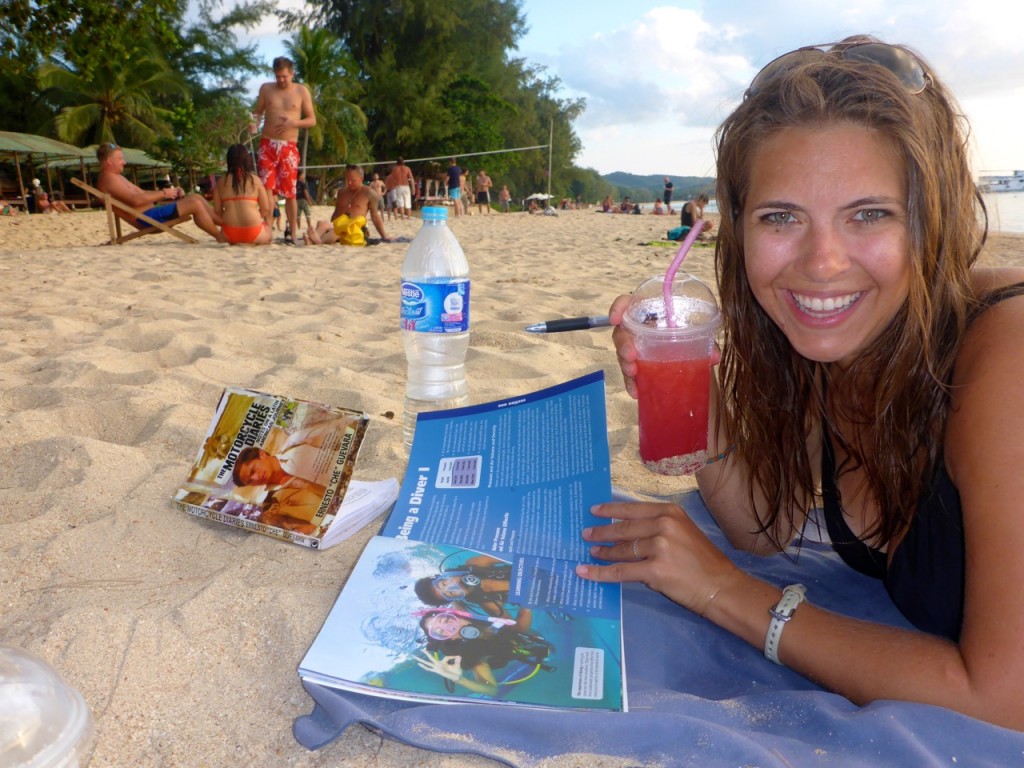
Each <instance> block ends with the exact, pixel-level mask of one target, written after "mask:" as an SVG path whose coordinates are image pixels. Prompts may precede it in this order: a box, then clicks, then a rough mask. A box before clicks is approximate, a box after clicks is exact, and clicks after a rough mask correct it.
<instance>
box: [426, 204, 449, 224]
mask: <svg viewBox="0 0 1024 768" xmlns="http://www.w3.org/2000/svg"><path fill="white" fill-rule="evenodd" d="M420 213H421V215H422V216H423V220H424V221H447V220H448V209H447V208H442V207H440V206H429V207H427V208H424V209H423V210H422V211H420Z"/></svg>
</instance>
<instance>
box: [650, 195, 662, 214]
mask: <svg viewBox="0 0 1024 768" xmlns="http://www.w3.org/2000/svg"><path fill="white" fill-rule="evenodd" d="M651 213H653V214H654V215H655V216H663V215H664V214H665V207H664V206H663V205H662V204H661V200H660V199H658V198H654V208H653V210H651Z"/></svg>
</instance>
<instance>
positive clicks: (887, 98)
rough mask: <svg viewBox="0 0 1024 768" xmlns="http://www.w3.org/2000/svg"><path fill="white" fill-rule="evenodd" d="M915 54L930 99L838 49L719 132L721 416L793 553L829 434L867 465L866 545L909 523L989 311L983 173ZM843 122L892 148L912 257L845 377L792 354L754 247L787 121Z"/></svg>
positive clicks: (856, 463) (853, 463) (762, 90)
mask: <svg viewBox="0 0 1024 768" xmlns="http://www.w3.org/2000/svg"><path fill="white" fill-rule="evenodd" d="M870 40H872V38H865V37H858V38H847V40H845V41H843V42H844V43H849V42H855V41H856V42H864V41H870ZM900 47H902V46H900ZM905 50H908V51H909V49H905ZM909 52H910V53H912V54H913V55H914V56H915V58H917V60H918V61H919V62H920V63H921V65H922V66H923V68H924V70H925V72H926V73H927V74H928V79H927V84H926V87H925V89H924V90H923V91H922V92H920V93H918V94H911V93H909V92H908V90H907V89H906V88H905V87H904V86H903V85H902V84H901V83H900V81H899V80H898V79H897V77H896V76H895V75H894V74H892V73H891V72H890V71H889V70H887V69H885V68H884V67H882V66H879V65H874V64H866V63H865V62H863V61H849V60H846V59H844V58H843V57H842V56H840V55H838V53H834V52H829V53H828V54H825V55H822V56H820V57H809V59H808V60H805V62H804V63H800V64H797V65H796V66H794V67H792V68H788V69H785V68H784V69H783V71H781V72H780V73H779V74H777V75H775V76H774V77H771V78H767V81H766V82H764V83H763V84H759V87H758V90H757V92H756V93H755V94H753V95H751V94H750V93H749V92H748V94H747V96H746V97H745V98H744V100H743V102H742V103H741V104H740V105H739V106H738V107H737V108H736V110H735V111H734V112H733V113H732V114H731V115H730V116H729V117H727V118H726V120H725V122H723V123H722V125H721V126H720V127H719V129H718V131H717V132H716V134H715V142H716V157H717V163H718V174H717V175H718V182H717V200H718V206H719V211H720V214H721V224H720V226H719V232H718V238H717V245H716V252H715V270H716V275H717V279H718V285H719V291H720V298H721V302H722V309H723V335H724V344H723V355H722V362H721V367H720V381H721V386H722V395H721V401H722V407H721V408H720V413H719V418H720V419H724V421H725V426H726V428H727V430H728V434H729V435H730V437H731V438H732V440H733V441H734V442H735V446H736V450H737V452H738V453H739V454H740V457H741V458H742V459H743V460H744V461H745V462H746V464H747V466H749V467H750V477H749V488H748V491H749V498H750V503H751V505H752V507H753V508H755V509H756V510H757V517H758V521H759V524H760V531H761V532H763V533H765V534H766V535H767V536H769V538H770V539H771V540H772V541H773V542H774V543H775V544H776V545H777V546H779V547H780V548H781V547H782V546H783V545H785V543H786V542H785V541H780V538H781V537H782V536H783V533H784V532H787V531H788V530H789V526H791V525H793V524H794V521H798V520H799V519H801V517H802V514H803V513H804V512H805V511H807V510H808V509H809V508H810V507H811V506H813V504H814V503H815V500H816V484H815V481H814V477H815V472H814V468H813V467H812V466H811V461H810V456H809V455H808V449H807V441H808V435H809V434H815V432H814V427H815V426H816V425H818V424H821V425H822V428H823V429H827V430H828V434H829V435H830V437H831V439H832V441H833V444H835V445H837V446H838V447H841V448H842V450H843V451H844V452H845V454H846V456H847V457H848V458H847V459H845V460H844V461H843V462H842V463H841V465H840V466H839V467H838V468H837V472H838V473H839V474H842V473H846V472H850V471H852V470H854V469H858V468H861V469H862V470H863V472H864V474H865V478H866V485H867V487H866V491H867V493H868V494H869V498H870V499H871V500H872V501H873V502H874V503H876V504H877V506H878V509H879V520H878V522H877V524H876V525H875V526H873V528H872V529H871V530H869V531H867V532H866V535H865V539H867V540H872V539H873V540H874V542H876V543H878V544H883V543H887V542H890V541H892V540H893V539H894V538H896V537H898V536H900V535H901V534H902V533H903V532H904V531H905V530H906V529H907V527H908V526H909V524H910V521H911V519H912V518H913V515H914V513H915V510H916V507H917V503H918V500H919V498H920V497H921V495H922V492H923V491H924V490H925V489H926V488H927V486H928V484H929V483H930V481H931V479H932V477H933V475H934V473H935V471H936V470H937V469H938V467H939V466H940V464H941V462H942V442H943V434H944V431H945V424H946V417H947V413H948V410H949V406H950V381H951V377H952V371H953V364H954V361H955V357H956V353H957V351H958V349H959V347H960V344H961V341H962V339H963V335H964V333H965V330H966V321H967V317H968V315H969V313H970V312H971V311H972V309H973V307H974V306H975V305H976V303H977V300H976V298H975V297H974V296H973V294H972V288H971V283H970V268H971V265H973V264H974V262H975V260H976V259H977V257H978V254H979V252H980V250H981V247H982V245H983V244H984V241H985V236H986V231H987V214H986V211H985V207H984V203H983V201H982V200H981V196H980V195H979V193H978V191H977V188H976V186H975V184H974V181H973V177H972V174H971V171H970V164H969V161H968V146H967V137H968V133H969V132H968V129H967V126H966V121H965V119H964V117H963V115H962V114H961V112H960V110H959V108H958V107H957V105H956V103H955V101H954V99H953V98H952V96H951V95H950V94H949V93H948V91H947V90H946V88H945V87H944V86H943V85H942V83H940V82H939V80H938V79H937V78H936V77H935V75H934V73H932V72H931V69H930V68H929V67H928V65H927V64H926V63H925V62H924V60H923V59H921V57H920V56H917V55H916V53H914V52H913V51H909ZM835 125H854V126H864V127H866V128H870V129H872V130H874V131H876V132H877V133H878V135H880V136H881V137H883V139H884V140H885V141H886V142H888V144H889V145H890V147H891V149H892V152H893V153H894V157H895V158H896V161H897V162H898V163H899V171H900V173H901V174H902V175H903V178H904V185H905V188H906V194H907V199H906V210H907V229H908V243H909V248H910V261H911V277H910V287H909V295H908V296H907V299H906V301H905V302H904V304H903V306H902V307H901V308H900V310H899V311H898V312H897V314H896V315H895V317H893V319H892V320H891V322H890V323H889V325H888V326H887V327H886V328H885V329H884V331H883V332H882V333H881V335H880V336H879V337H878V338H877V339H876V340H875V341H874V342H872V343H871V344H870V346H869V347H868V348H866V349H865V350H863V351H862V352H861V353H860V354H859V356H858V357H857V359H856V360H855V361H853V363H852V364H851V365H850V366H849V367H848V368H846V369H845V370H843V369H842V368H841V367H840V366H839V365H836V364H827V363H818V362H814V361H811V360H807V359H805V358H803V357H801V356H800V355H798V354H797V353H796V351H794V350H793V348H792V346H791V345H790V344H789V342H788V340H787V338H786V336H785V335H784V334H783V332H782V331H781V330H780V329H779V328H778V326H776V325H775V323H774V322H773V321H772V319H771V318H770V317H769V316H768V314H767V313H766V312H765V311H764V310H763V309H762V308H761V306H760V305H759V304H758V302H757V301H756V299H755V298H754V294H753V292H752V290H751V287H750V284H749V282H748V279H747V273H746V265H745V254H744V245H743V227H744V206H745V205H746V204H747V195H748V192H749V189H750V181H751V177H750V169H751V167H752V165H753V160H754V156H755V154H756V152H757V151H758V148H759V147H761V146H763V145H764V143H765V141H766V140H768V139H770V138H771V137H772V136H774V135H776V134H777V133H779V132H780V131H783V130H786V129H787V128H796V127H801V128H811V129H814V128H826V127H829V126H835ZM837 422H838V423H844V424H850V425H853V427H854V429H853V430H852V431H849V430H848V432H847V434H846V435H842V434H840V433H839V431H838V430H837V429H836V428H835V427H834V426H832V425H834V424H835V423H837ZM755 490H756V491H757V493H755Z"/></svg>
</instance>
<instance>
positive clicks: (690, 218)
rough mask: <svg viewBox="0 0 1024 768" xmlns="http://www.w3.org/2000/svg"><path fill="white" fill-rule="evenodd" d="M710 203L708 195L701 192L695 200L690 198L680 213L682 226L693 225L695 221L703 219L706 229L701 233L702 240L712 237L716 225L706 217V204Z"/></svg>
mask: <svg viewBox="0 0 1024 768" xmlns="http://www.w3.org/2000/svg"><path fill="white" fill-rule="evenodd" d="M707 204H708V196H707V195H706V194H704V193H703V192H701V193H700V194H699V195H697V196H696V197H695V198H694V199H693V200H690V201H689V202H687V203H686V204H685V205H684V206H683V210H682V213H680V214H679V225H680V226H682V227H692V226H693V224H694V222H696V221H703V222H704V229H703V230H702V231H701V233H700V236H699V237H700V239H701V240H710V239H711V229H712V227H713V226H714V225H713V224H712V223H711V222H710V221H708V220H707V219H705V218H704V206H706V205H707Z"/></svg>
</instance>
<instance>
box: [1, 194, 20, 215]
mask: <svg viewBox="0 0 1024 768" xmlns="http://www.w3.org/2000/svg"><path fill="white" fill-rule="evenodd" d="M17 215H18V209H17V208H15V207H14V206H13V205H11V204H10V203H8V202H7V201H6V200H4V199H3V198H2V197H0V216H17Z"/></svg>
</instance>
